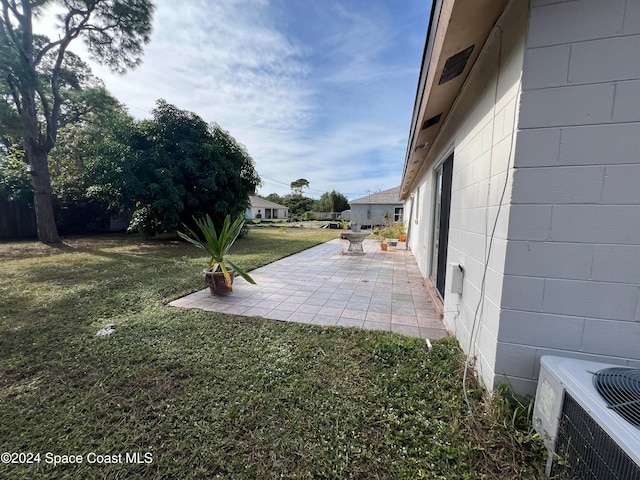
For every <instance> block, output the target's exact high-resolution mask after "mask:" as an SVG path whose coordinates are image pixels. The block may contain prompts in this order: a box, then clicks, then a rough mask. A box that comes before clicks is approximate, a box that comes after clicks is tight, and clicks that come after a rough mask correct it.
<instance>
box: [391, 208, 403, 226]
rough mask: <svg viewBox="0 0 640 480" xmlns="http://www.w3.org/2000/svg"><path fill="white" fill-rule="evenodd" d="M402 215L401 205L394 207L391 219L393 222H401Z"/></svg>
mask: <svg viewBox="0 0 640 480" xmlns="http://www.w3.org/2000/svg"><path fill="white" fill-rule="evenodd" d="M403 215H404V208H403V207H396V208H395V209H394V211H393V221H394V222H402V217H403Z"/></svg>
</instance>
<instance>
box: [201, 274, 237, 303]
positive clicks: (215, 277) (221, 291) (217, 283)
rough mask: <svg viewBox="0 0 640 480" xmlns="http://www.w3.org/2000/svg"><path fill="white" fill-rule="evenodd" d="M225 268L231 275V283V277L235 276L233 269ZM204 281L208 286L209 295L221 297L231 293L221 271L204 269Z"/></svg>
mask: <svg viewBox="0 0 640 480" xmlns="http://www.w3.org/2000/svg"><path fill="white" fill-rule="evenodd" d="M227 270H228V272H229V275H230V276H231V285H233V277H234V276H235V271H234V270H233V268H227ZM204 283H205V284H206V285H207V286H208V287H209V291H210V292H211V295H216V296H218V297H223V296H225V295H229V294H230V293H231V290H229V288H228V287H227V283H226V282H225V278H224V275H223V274H222V272H212V271H210V270H205V271H204Z"/></svg>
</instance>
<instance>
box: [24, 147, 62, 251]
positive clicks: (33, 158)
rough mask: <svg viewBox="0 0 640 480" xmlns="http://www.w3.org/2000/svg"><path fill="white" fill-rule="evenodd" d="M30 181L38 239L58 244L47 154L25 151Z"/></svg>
mask: <svg viewBox="0 0 640 480" xmlns="http://www.w3.org/2000/svg"><path fill="white" fill-rule="evenodd" d="M27 150H29V149H27ZM25 153H27V160H28V161H29V166H30V171H31V180H32V182H33V203H34V207H35V211H36V224H37V226H38V238H39V239H40V241H41V242H43V243H59V242H60V236H59V235H58V228H57V227H56V221H55V217H54V215H53V197H52V194H51V178H50V176H49V163H48V162H47V152H46V151H43V150H41V149H34V150H33V151H27V152H25Z"/></svg>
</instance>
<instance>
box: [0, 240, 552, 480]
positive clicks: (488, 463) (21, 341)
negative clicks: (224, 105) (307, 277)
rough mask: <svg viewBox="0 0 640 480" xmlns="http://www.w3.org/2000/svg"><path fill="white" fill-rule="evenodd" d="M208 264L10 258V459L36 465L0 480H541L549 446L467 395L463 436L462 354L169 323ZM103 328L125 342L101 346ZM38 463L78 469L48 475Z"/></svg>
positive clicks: (94, 252)
mask: <svg viewBox="0 0 640 480" xmlns="http://www.w3.org/2000/svg"><path fill="white" fill-rule="evenodd" d="M336 236H337V232H336V231H329V230H319V229H286V230H281V229H260V230H257V231H252V232H251V234H250V235H249V237H247V238H245V239H242V240H240V241H238V243H237V244H236V245H235V246H234V250H233V252H232V253H233V259H234V260H237V261H238V262H239V263H240V264H241V265H242V266H243V267H245V268H247V269H253V268H255V267H258V266H260V265H264V264H266V263H269V262H272V261H274V260H276V259H277V258H281V257H284V256H287V255H290V254H292V253H295V252H297V251H300V250H302V249H304V248H308V247H310V246H312V245H314V244H317V243H319V242H322V241H326V240H328V239H331V238H335V237H336ZM203 263H204V258H203V257H202V256H201V255H200V254H199V251H198V250H197V249H195V248H193V247H192V246H190V245H186V244H184V243H182V242H177V241H141V240H140V239H138V238H136V237H126V236H110V237H100V238H76V239H74V238H70V239H66V240H65V244H64V245H62V246H60V247H51V246H45V245H41V244H38V243H36V242H10V243H0V329H1V330H0V452H5V451H7V452H37V453H40V454H41V457H40V458H41V461H40V463H39V464H31V465H24V466H20V465H3V464H0V478H3V479H4V478H11V479H23V478H24V479H27V478H28V479H31V478H38V479H41V478H42V479H48V478H56V479H57V478H70V479H71V478H73V479H75V478H88V479H91V478H110V479H112V478H114V479H119V478H122V479H124V478H127V479H130V478H134V479H135V478H145V479H174V478H185V479H195V478H202V479H206V478H238V479H244V478H247V479H269V478H309V479H310V478H327V479H330V478H336V479H341V478H354V479H356V478H357V479H369V478H372V479H395V478H406V479H416V478H434V479H440V478H441V479H456V478H461V479H480V478H500V479H502V480H504V479H522V478H541V469H542V461H541V457H540V455H541V449H540V444H539V441H538V440H537V439H536V436H535V435H534V434H533V433H532V432H531V431H530V430H529V429H528V427H527V426H526V421H525V422H524V426H520V425H516V423H520V420H519V417H522V416H523V414H522V412H523V410H526V408H524V409H523V407H522V406H521V405H520V404H517V403H514V402H511V401H507V399H506V398H504V397H502V396H499V397H496V399H494V401H492V402H487V401H483V394H482V390H481V389H479V388H477V387H473V388H472V390H471V397H472V400H473V402H474V405H476V407H475V409H476V411H475V418H476V419H477V420H478V422H479V424H478V425H477V426H475V424H474V422H472V421H471V420H470V417H469V415H468V413H467V411H466V407H465V405H464V401H463V400H462V395H461V383H462V382H461V376H462V371H463V366H464V360H463V357H462V355H461V353H460V350H459V349H458V347H457V344H456V343H455V342H454V341H453V340H450V339H447V340H443V341H439V342H435V344H434V346H433V348H432V349H431V350H429V349H428V348H427V346H426V344H425V342H424V341H421V340H419V339H415V338H409V337H403V336H400V335H396V334H392V333H388V332H373V331H362V330H357V329H347V328H338V327H334V328H323V327H319V326H313V325H299V324H293V323H284V322H277V321H270V320H264V319H259V318H246V317H239V316H232V315H223V314H219V313H213V312H204V311H195V310H185V309H178V308H171V307H166V306H165V305H166V303H167V302H168V301H170V300H172V299H175V298H178V297H180V296H182V295H184V294H186V293H189V292H192V291H195V290H197V289H200V288H202V285H201V279H200V276H199V275H200V271H201V270H202V268H203ZM107 323H113V324H115V326H116V327H115V328H116V332H115V333H114V334H113V335H111V336H109V337H96V336H95V333H96V331H97V330H98V329H99V328H101V327H103V326H104V325H106V324H107ZM470 383H471V385H472V386H473V385H475V384H474V382H473V381H471V382H470ZM516 426H518V427H519V429H516V428H515V427H516ZM46 452H51V453H52V454H58V455H63V454H68V455H71V454H73V455H77V454H80V455H83V460H84V462H83V463H82V464H80V465H58V466H55V467H54V466H53V465H51V464H47V463H46V461H47V459H48V457H45V453H46ZM89 452H95V453H98V454H108V455H117V454H122V460H123V461H125V460H126V457H125V454H126V453H127V452H140V453H142V454H144V453H150V454H151V458H152V462H151V463H149V464H127V463H124V464H89V463H87V461H88V460H89V459H90V458H91V457H88V456H87V454H88V453H89ZM115 459H116V460H118V458H117V457H116V458H115Z"/></svg>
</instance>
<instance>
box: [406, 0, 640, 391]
mask: <svg viewBox="0 0 640 480" xmlns="http://www.w3.org/2000/svg"><path fill="white" fill-rule="evenodd" d="M400 198H401V199H402V200H403V201H404V202H405V208H404V212H405V224H406V226H407V229H408V244H409V248H410V249H411V250H412V252H413V254H414V256H415V258H416V260H417V262H418V265H419V268H420V270H421V272H422V274H423V276H424V277H425V279H426V283H427V288H429V289H431V291H432V293H433V297H434V298H435V299H436V302H437V303H440V307H441V309H442V312H443V317H444V321H445V324H446V327H447V329H448V330H449V331H450V332H451V333H452V334H453V335H455V336H456V337H457V338H458V340H459V341H460V344H461V346H462V347H463V348H464V349H465V350H467V352H468V353H469V355H470V357H471V358H473V359H474V362H475V368H476V371H477V373H478V376H479V378H481V379H482V381H483V382H484V384H485V385H486V386H487V387H488V388H493V387H495V385H496V384H498V383H507V384H510V385H511V387H512V388H513V389H514V391H515V392H516V393H519V394H523V395H526V394H531V395H533V394H534V393H535V387H536V381H537V378H538V374H539V363H540V362H539V361H540V357H541V356H542V355H546V354H551V355H558V356H564V357H571V358H579V359H584V360H595V361H601V362H607V363H614V364H620V365H630V366H634V367H640V1H639V0H606V1H604V0H531V1H526V0H511V1H509V0H434V2H433V6H432V12H431V19H430V24H429V29H428V32H427V41H426V45H425V50H424V56H423V64H422V69H421V73H420V78H419V82H418V90H417V95H416V100H415V107H414V112H413V118H412V123H411V129H410V136H409V143H408V146H407V153H406V159H405V165H404V172H403V177H402V183H401V191H400ZM460 277H462V288H461V289H460V288H458V287H457V284H456V282H455V281H454V280H459V279H460Z"/></svg>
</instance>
